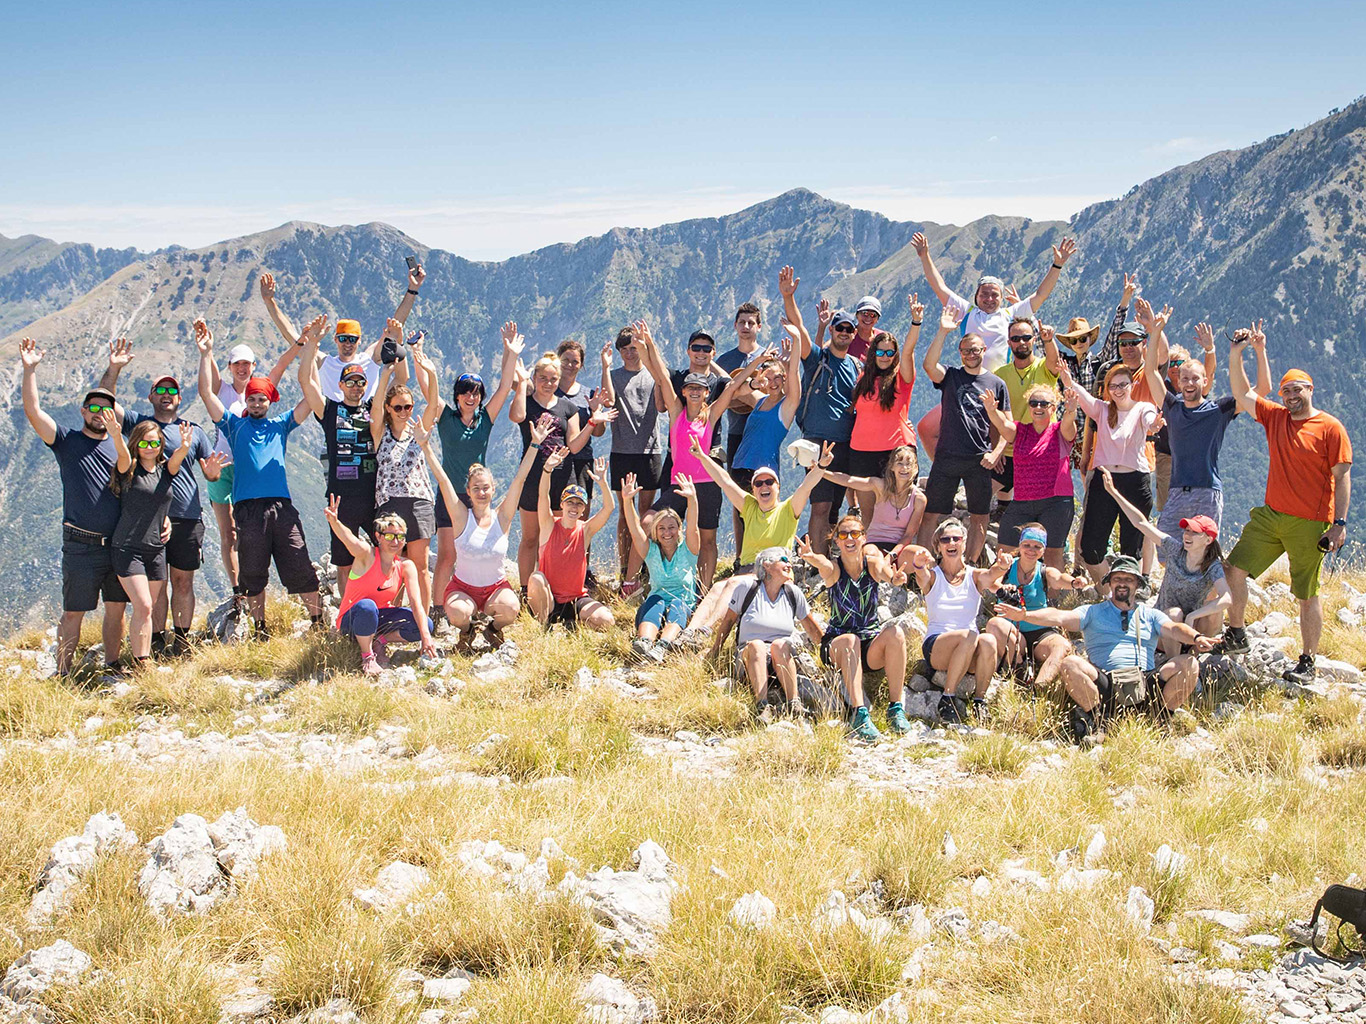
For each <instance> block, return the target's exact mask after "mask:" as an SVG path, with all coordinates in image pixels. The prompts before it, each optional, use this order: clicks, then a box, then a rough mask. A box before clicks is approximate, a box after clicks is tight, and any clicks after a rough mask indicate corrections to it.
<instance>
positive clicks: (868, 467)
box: [849, 448, 892, 480]
mask: <svg viewBox="0 0 1366 1024" xmlns="http://www.w3.org/2000/svg"><path fill="white" fill-rule="evenodd" d="M891 457H892V452H891V449H888V450H887V451H885V452H861V451H859V450H858V449H857V448H851V449H849V475H850V476H868V477H872V478H873V479H874V480H876V479H877V478H878V477H880V476H882V474H883V473H884V472H886V470H887V460H888V459H889V458H891Z"/></svg>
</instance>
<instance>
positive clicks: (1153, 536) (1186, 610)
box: [1097, 468, 1233, 654]
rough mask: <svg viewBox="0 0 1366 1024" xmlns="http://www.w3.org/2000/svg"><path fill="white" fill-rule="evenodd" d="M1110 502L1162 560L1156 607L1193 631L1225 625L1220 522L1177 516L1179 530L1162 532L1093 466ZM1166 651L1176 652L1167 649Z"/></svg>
mask: <svg viewBox="0 0 1366 1024" xmlns="http://www.w3.org/2000/svg"><path fill="white" fill-rule="evenodd" d="M1097 472H1098V473H1099V474H1100V477H1101V480H1102V481H1103V482H1104V484H1105V489H1106V490H1107V491H1108V492H1109V493H1110V496H1111V497H1112V498H1114V499H1115V504H1117V505H1118V506H1119V510H1120V511H1121V512H1123V513H1124V516H1125V518H1127V519H1128V520H1129V522H1131V523H1133V524H1134V526H1135V528H1137V529H1138V530H1139V531H1140V532H1141V533H1142V534H1143V536H1144V537H1146V538H1148V539H1149V540H1151V541H1152V542H1153V543H1154V544H1156V545H1157V547H1158V551H1159V553H1160V554H1161V556H1162V561H1163V562H1164V563H1165V565H1166V572H1165V573H1164V574H1163V576H1162V589H1161V590H1159V591H1158V592H1157V607H1158V608H1160V609H1161V610H1162V611H1164V612H1166V613H1167V617H1168V618H1170V619H1172V620H1173V621H1175V622H1185V623H1188V624H1189V625H1190V626H1191V627H1192V628H1193V629H1194V630H1195V631H1196V632H1197V633H1203V634H1205V635H1206V636H1217V635H1218V634H1219V633H1220V632H1221V631H1222V630H1223V628H1224V612H1225V611H1226V610H1227V609H1228V607H1229V605H1230V604H1232V602H1233V598H1232V596H1231V595H1230V594H1229V589H1228V583H1226V582H1225V581H1224V553H1223V552H1222V551H1220V550H1219V527H1218V525H1217V524H1216V523H1215V522H1214V520H1213V519H1211V518H1210V517H1209V516H1192V517H1191V518H1189V519H1183V520H1181V536H1180V537H1173V536H1172V535H1171V534H1169V533H1163V532H1162V531H1161V530H1159V529H1158V528H1157V527H1156V526H1154V525H1153V524H1152V523H1150V522H1149V521H1148V517H1147V516H1146V515H1144V514H1143V510H1142V509H1140V508H1139V507H1138V506H1136V505H1134V504H1133V503H1132V502H1130V501H1127V500H1125V498H1124V495H1122V494H1120V493H1119V491H1118V490H1117V489H1116V487H1115V481H1114V479H1113V478H1112V477H1111V476H1110V471H1109V470H1108V469H1104V468H1101V469H1099V470H1097ZM1164 648H1167V653H1168V654H1180V653H1181V652H1180V651H1179V650H1173V649H1170V645H1166V643H1165V641H1164Z"/></svg>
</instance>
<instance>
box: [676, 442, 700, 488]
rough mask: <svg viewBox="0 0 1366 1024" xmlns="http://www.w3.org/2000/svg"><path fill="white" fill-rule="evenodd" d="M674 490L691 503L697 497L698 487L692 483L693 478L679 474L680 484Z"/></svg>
mask: <svg viewBox="0 0 1366 1024" xmlns="http://www.w3.org/2000/svg"><path fill="white" fill-rule="evenodd" d="M694 440H696V438H694ZM674 490H675V491H676V492H678V494H679V495H681V496H682V498H683V500H684V501H691V500H692V499H694V498H696V497H697V486H696V485H695V484H694V483H693V482H692V477H690V476H688V475H687V474H685V473H679V474H678V483H676V484H674Z"/></svg>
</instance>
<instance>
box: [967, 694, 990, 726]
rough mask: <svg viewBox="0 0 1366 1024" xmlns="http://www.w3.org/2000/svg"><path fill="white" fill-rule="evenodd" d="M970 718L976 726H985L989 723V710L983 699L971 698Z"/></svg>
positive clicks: (985, 700)
mask: <svg viewBox="0 0 1366 1024" xmlns="http://www.w3.org/2000/svg"><path fill="white" fill-rule="evenodd" d="M972 717H973V720H974V721H976V722H977V724H978V725H986V724H987V723H988V722H990V721H991V709H990V708H988V707H987V699H986V698H985V697H973V698H972Z"/></svg>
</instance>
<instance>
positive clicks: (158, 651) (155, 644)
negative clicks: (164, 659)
mask: <svg viewBox="0 0 1366 1024" xmlns="http://www.w3.org/2000/svg"><path fill="white" fill-rule="evenodd" d="M165 653H166V631H165V630H160V631H158V632H156V633H153V634H152V649H151V654H152V657H154V658H159V657H161V656H162V655H163V654H165Z"/></svg>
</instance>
